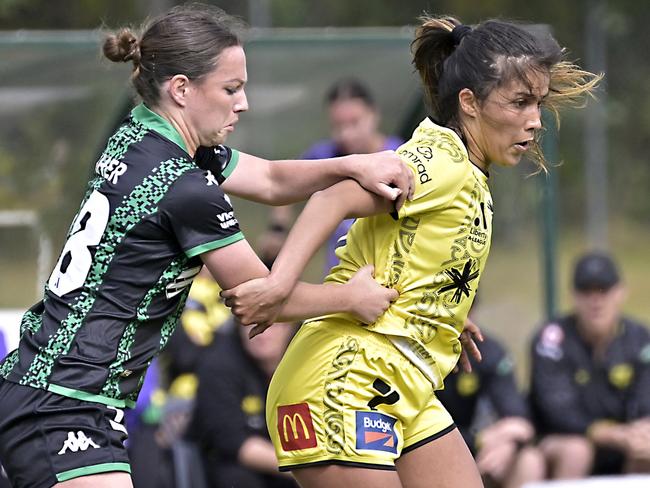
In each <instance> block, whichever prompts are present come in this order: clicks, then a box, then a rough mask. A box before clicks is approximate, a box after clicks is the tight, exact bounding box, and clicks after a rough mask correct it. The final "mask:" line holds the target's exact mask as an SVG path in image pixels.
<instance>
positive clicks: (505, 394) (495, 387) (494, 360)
mask: <svg viewBox="0 0 650 488" xmlns="http://www.w3.org/2000/svg"><path fill="white" fill-rule="evenodd" d="M481 354H482V355H483V361H482V363H481V364H482V365H483V366H484V369H483V368H481V369H482V371H481V376H483V378H482V382H483V385H484V391H485V394H486V395H487V396H488V398H489V399H490V402H491V403H492V405H493V407H494V409H495V411H496V413H497V415H498V416H499V418H503V417H525V418H528V417H529V414H528V407H527V405H526V402H525V400H524V397H523V395H522V394H521V392H520V391H519V389H518V387H517V382H516V380H515V376H514V365H513V362H512V359H511V358H510V356H508V354H507V353H506V351H505V349H504V348H503V347H502V346H501V344H499V342H497V341H496V340H495V339H492V338H490V337H489V336H486V337H485V341H484V342H483V344H482V345H481Z"/></svg>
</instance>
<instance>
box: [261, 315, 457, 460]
mask: <svg viewBox="0 0 650 488" xmlns="http://www.w3.org/2000/svg"><path fill="white" fill-rule="evenodd" d="M266 419H267V425H268V427H269V432H270V434H271V439H272V440H273V444H274V446H275V451H276V454H277V457H278V461H279V465H280V470H281V471H289V470H292V469H295V468H298V467H307V466H314V465H318V464H344V465H351V466H359V467H365V468H377V469H395V459H397V458H398V457H399V456H400V455H401V454H402V453H404V452H407V451H409V450H412V449H415V448H416V447H418V446H420V445H422V444H425V443H427V442H429V441H431V440H433V439H436V438H438V437H441V436H442V435H444V434H446V433H448V432H450V431H451V430H453V429H454V428H455V426H454V422H453V420H452V418H451V415H449V413H448V412H447V411H446V410H445V408H444V407H443V406H442V404H441V403H440V401H439V400H438V399H437V398H436V396H435V394H434V391H433V386H432V385H431V383H430V382H429V381H428V380H427V379H426V378H425V376H424V375H423V374H422V373H421V372H420V370H418V369H417V368H416V367H415V366H413V364H412V363H411V362H409V361H408V360H407V359H406V358H405V357H404V356H403V355H402V354H401V353H400V352H399V351H398V350H397V349H395V347H394V346H393V345H392V343H391V342H390V341H389V340H388V339H387V338H386V337H384V336H383V335H380V334H376V333H374V332H370V331H368V330H367V329H364V328H363V327H362V326H353V325H352V326H351V325H349V324H342V323H337V322H335V321H333V320H328V321H327V322H310V323H308V324H305V325H303V326H302V328H301V329H300V331H299V332H298V334H297V335H296V337H294V339H293V341H292V342H291V344H290V345H289V348H288V349H287V352H286V353H285V355H284V357H283V359H282V361H281V363H280V365H279V367H278V369H277V371H276V372H275V374H274V375H273V380H272V381H271V386H270V387H269V393H268V397H267V408H266Z"/></svg>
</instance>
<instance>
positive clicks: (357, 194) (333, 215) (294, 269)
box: [222, 180, 391, 324]
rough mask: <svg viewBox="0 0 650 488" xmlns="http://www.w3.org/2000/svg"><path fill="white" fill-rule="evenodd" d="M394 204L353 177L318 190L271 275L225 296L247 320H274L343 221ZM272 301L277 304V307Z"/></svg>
mask: <svg viewBox="0 0 650 488" xmlns="http://www.w3.org/2000/svg"><path fill="white" fill-rule="evenodd" d="M390 210H391V203H390V202H388V201H387V200H385V199H383V198H380V197H378V196H377V195H375V194H372V193H370V192H367V191H366V190H364V189H363V188H361V187H360V186H359V185H358V184H357V183H356V182H355V181H353V180H345V181H342V182H340V183H337V184H336V185H334V186H332V187H331V188H328V189H326V190H323V191H320V192H317V193H315V194H314V195H313V196H312V197H311V198H310V199H309V202H307V205H306V206H305V208H304V210H303V211H302V212H301V214H300V216H299V217H298V219H297V220H296V223H295V224H294V226H293V228H292V229H291V232H290V233H289V236H288V237H287V240H286V242H285V243H284V245H283V246H282V250H281V251H280V253H279V254H278V257H277V258H276V260H275V262H274V264H273V269H272V270H271V274H270V275H269V276H267V277H265V278H263V279H259V280H253V281H250V282H248V283H245V284H243V285H240V286H238V287H237V288H235V289H232V290H231V289H227V290H225V291H223V292H222V296H223V297H224V298H226V299H227V300H228V303H231V304H232V307H233V310H234V311H235V313H236V314H237V315H238V317H239V318H240V319H241V320H244V321H245V322H246V323H257V324H265V323H273V322H274V321H275V320H276V318H277V315H278V314H279V312H280V309H281V306H280V304H282V306H284V304H285V302H286V299H287V298H288V297H289V296H290V294H291V292H292V290H293V289H294V286H295V284H296V283H297V282H298V279H299V277H300V275H301V274H302V271H303V270H304V269H305V266H306V265H307V263H308V262H309V260H310V259H311V258H312V256H313V255H314V253H315V252H316V250H317V249H318V248H319V247H320V246H321V245H322V244H323V242H325V239H327V237H328V236H329V235H331V234H332V232H333V231H334V229H335V228H336V226H337V225H338V224H339V222H341V220H343V219H345V218H349V217H366V216H369V215H376V214H380V213H388V212H389V211H390ZM296 302H297V300H296V301H292V302H289V303H287V307H288V308H287V309H286V310H283V313H286V314H287V315H289V316H294V315H296V313H295V312H294V310H292V308H291V307H293V306H299V304H298V303H296ZM270 304H276V305H275V308H274V307H273V306H270Z"/></svg>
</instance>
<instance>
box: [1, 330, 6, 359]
mask: <svg viewBox="0 0 650 488" xmlns="http://www.w3.org/2000/svg"><path fill="white" fill-rule="evenodd" d="M6 355H7V345H6V343H5V335H4V332H3V331H2V329H0V359H2V358H4V357H5V356H6Z"/></svg>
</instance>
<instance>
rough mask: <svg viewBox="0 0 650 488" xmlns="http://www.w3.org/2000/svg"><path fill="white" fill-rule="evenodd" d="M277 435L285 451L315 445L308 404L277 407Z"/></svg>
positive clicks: (314, 434)
mask: <svg viewBox="0 0 650 488" xmlns="http://www.w3.org/2000/svg"><path fill="white" fill-rule="evenodd" d="M278 435H279V436H280V444H282V449H283V450H285V451H297V450H300V449H309V448H311V447H316V445H317V444H318V442H317V441H316V433H315V432H314V424H313V423H312V421H311V413H310V412H309V405H307V404H306V403H297V404H295V405H281V406H279V407H278Z"/></svg>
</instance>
